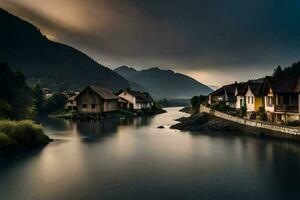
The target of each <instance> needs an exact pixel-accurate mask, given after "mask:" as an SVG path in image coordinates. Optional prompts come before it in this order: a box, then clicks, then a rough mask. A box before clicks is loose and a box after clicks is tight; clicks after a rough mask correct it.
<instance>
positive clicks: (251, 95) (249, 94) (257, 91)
mask: <svg viewBox="0 0 300 200" xmlns="http://www.w3.org/2000/svg"><path fill="white" fill-rule="evenodd" d="M262 86H263V80H262V79H259V80H253V81H248V82H247V84H246V87H245V88H244V91H243V94H242V96H244V98H245V105H246V108H247V116H248V117H250V116H251V115H252V114H254V113H256V112H258V111H259V109H260V108H261V107H263V106H264V104H263V95H262Z"/></svg>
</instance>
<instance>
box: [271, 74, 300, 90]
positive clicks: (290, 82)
mask: <svg viewBox="0 0 300 200" xmlns="http://www.w3.org/2000/svg"><path fill="white" fill-rule="evenodd" d="M266 83H267V84H268V86H269V87H270V88H271V89H272V90H273V92H274V93H300V77H280V78H274V77H270V76H267V77H266Z"/></svg>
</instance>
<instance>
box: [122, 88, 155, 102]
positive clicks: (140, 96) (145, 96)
mask: <svg viewBox="0 0 300 200" xmlns="http://www.w3.org/2000/svg"><path fill="white" fill-rule="evenodd" d="M126 92H127V93H129V94H131V95H132V96H134V97H136V100H137V102H139V103H143V102H146V103H149V102H153V99H152V97H151V96H150V94H149V93H147V92H140V91H134V90H126Z"/></svg>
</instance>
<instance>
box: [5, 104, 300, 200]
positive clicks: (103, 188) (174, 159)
mask: <svg viewBox="0 0 300 200" xmlns="http://www.w3.org/2000/svg"><path fill="white" fill-rule="evenodd" d="M178 110H179V108H169V109H167V111H168V113H165V114H161V115H157V116H155V117H143V118H135V119H131V120H108V121H105V122H78V123H75V122H68V121H65V120H58V119H45V120H42V123H43V125H44V126H45V128H46V132H47V134H48V135H49V136H50V137H52V138H56V139H59V141H58V142H54V143H51V144H49V145H47V146H46V147H45V148H44V149H42V150H40V151H36V152H32V153H30V154H29V155H26V156H24V157H23V158H20V159H17V160H14V161H10V162H7V163H3V164H1V165H0V172H1V174H0V199H1V200H2V199H3V200H11V199H12V200H14V199H16V200H23V199H24V200H27V199H28V200H29V199H30V200H32V199H37V200H43V199H45V200H63V199H64V200H65V199H72V200H76V199H122V200H124V199H130V200H135V199H137V200H144V199H163V200H165V199H237V200H241V199H264V200H265V199H299V198H300V188H299V183H300V145H299V144H296V143H293V142H290V141H284V140H271V139H266V138H256V137H248V136H243V135H238V134H237V135H235V134H234V135H232V134H226V133H224V134H220V135H209V134H191V133H182V132H180V131H175V130H170V129H169V128H168V126H169V125H171V124H174V123H176V122H175V121H174V119H176V118H179V117H182V116H185V115H186V114H183V113H180V112H178ZM160 125H164V126H167V128H165V129H158V128H157V126H160Z"/></svg>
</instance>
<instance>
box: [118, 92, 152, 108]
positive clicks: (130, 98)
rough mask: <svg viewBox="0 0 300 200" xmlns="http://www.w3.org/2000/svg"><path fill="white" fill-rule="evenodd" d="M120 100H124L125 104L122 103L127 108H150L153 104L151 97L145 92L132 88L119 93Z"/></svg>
mask: <svg viewBox="0 0 300 200" xmlns="http://www.w3.org/2000/svg"><path fill="white" fill-rule="evenodd" d="M119 97H121V99H122V100H126V101H127V104H124V103H123V105H124V106H125V107H126V108H128V109H135V110H139V109H145V108H151V107H152V106H153V105H154V100H153V98H152V97H151V96H150V95H149V93H147V92H139V91H134V90H130V89H128V90H126V91H124V92H122V93H121V94H119Z"/></svg>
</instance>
